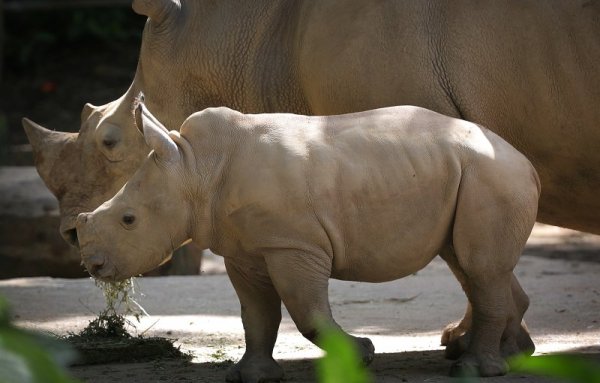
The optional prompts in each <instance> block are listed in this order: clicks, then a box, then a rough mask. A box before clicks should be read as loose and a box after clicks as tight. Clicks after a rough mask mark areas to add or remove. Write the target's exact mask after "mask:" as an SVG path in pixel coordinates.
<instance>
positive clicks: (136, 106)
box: [131, 92, 144, 133]
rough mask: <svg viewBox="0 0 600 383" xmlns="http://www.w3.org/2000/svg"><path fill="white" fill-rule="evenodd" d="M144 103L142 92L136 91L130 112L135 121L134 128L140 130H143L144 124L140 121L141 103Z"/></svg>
mask: <svg viewBox="0 0 600 383" xmlns="http://www.w3.org/2000/svg"><path fill="white" fill-rule="evenodd" d="M143 104H144V92H140V93H138V95H137V96H136V98H135V99H134V100H133V105H132V108H131V114H132V115H133V121H134V123H135V126H136V128H138V130H139V131H140V132H142V133H143V132H144V126H143V123H142V108H141V105H143Z"/></svg>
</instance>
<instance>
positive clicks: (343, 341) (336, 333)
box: [316, 327, 371, 383]
mask: <svg viewBox="0 0 600 383" xmlns="http://www.w3.org/2000/svg"><path fill="white" fill-rule="evenodd" d="M318 343H319V347H321V348H322V349H323V350H324V351H325V352H326V355H325V356H324V357H323V358H321V359H318V360H317V366H316V370H317V376H318V379H319V382H321V383H367V382H370V381H371V377H370V375H369V373H368V371H367V369H366V368H365V366H364V364H363V362H362V360H361V358H360V356H359V353H358V350H357V348H356V345H355V344H354V342H352V340H351V339H350V338H348V337H347V336H346V335H345V334H344V333H343V332H341V331H340V330H338V329H333V328H327V327H322V328H321V331H320V333H319V341H318Z"/></svg>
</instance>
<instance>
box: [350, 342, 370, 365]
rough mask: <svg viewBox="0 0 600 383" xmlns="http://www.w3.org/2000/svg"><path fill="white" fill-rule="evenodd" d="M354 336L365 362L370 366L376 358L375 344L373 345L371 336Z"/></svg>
mask: <svg viewBox="0 0 600 383" xmlns="http://www.w3.org/2000/svg"><path fill="white" fill-rule="evenodd" d="M353 338H354V342H356V345H357V346H358V352H359V353H360V356H361V358H362V361H363V363H364V364H365V366H368V365H369V364H371V362H372V361H373V359H374V358H375V346H373V342H371V339H369V338H357V337H353Z"/></svg>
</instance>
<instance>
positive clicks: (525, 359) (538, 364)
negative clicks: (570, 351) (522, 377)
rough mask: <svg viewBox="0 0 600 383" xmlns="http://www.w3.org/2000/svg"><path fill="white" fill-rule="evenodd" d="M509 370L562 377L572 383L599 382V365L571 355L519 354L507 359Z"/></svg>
mask: <svg viewBox="0 0 600 383" xmlns="http://www.w3.org/2000/svg"><path fill="white" fill-rule="evenodd" d="M509 364H510V368H511V371H513V372H524V373H529V374H535V375H540V376H548V377H552V378H559V379H563V380H564V381H567V382H574V383H600V365H599V364H598V363H594V362H592V361H590V360H587V359H585V358H583V357H581V356H573V355H541V356H526V355H519V356H516V357H514V358H512V359H511V360H510V361H509Z"/></svg>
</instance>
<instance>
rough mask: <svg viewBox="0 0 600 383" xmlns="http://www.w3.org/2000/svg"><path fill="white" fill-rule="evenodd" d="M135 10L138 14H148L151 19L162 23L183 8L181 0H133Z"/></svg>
mask: <svg viewBox="0 0 600 383" xmlns="http://www.w3.org/2000/svg"><path fill="white" fill-rule="evenodd" d="M131 7H132V8H133V11H134V12H135V13H137V14H138V15H143V16H148V17H149V18H150V20H152V21H154V22H156V23H158V24H160V23H162V22H163V21H165V20H167V19H168V18H169V17H172V16H173V15H175V14H177V12H179V10H180V9H181V3H180V1H179V0H133V3H132V4H131Z"/></svg>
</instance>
